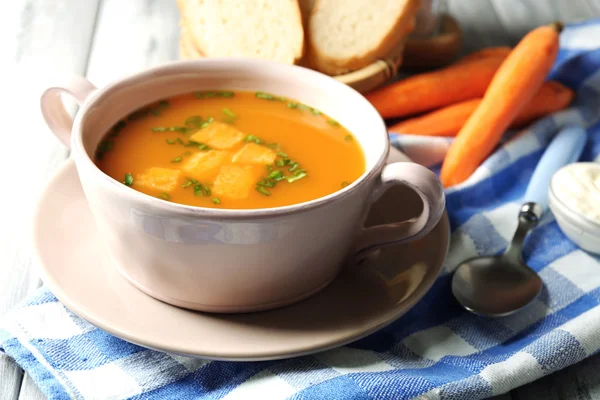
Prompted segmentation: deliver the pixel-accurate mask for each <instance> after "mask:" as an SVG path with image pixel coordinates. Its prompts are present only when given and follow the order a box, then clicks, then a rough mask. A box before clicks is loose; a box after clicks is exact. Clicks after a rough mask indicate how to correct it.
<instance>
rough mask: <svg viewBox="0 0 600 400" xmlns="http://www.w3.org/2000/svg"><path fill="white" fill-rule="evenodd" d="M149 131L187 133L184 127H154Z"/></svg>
mask: <svg viewBox="0 0 600 400" xmlns="http://www.w3.org/2000/svg"><path fill="white" fill-rule="evenodd" d="M150 130H151V131H152V132H179V133H186V132H187V128H186V127H185V126H155V127H154V128H150Z"/></svg>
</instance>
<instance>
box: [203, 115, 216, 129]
mask: <svg viewBox="0 0 600 400" xmlns="http://www.w3.org/2000/svg"><path fill="white" fill-rule="evenodd" d="M214 121H215V119H214V118H213V117H208V119H207V120H206V121H205V122H203V123H202V125H200V129H204V128H206V127H207V126H209V125H210V124H212V123H213V122H214Z"/></svg>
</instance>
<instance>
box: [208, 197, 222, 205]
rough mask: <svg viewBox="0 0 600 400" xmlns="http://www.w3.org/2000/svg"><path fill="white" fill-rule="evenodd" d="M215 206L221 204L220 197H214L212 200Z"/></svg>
mask: <svg viewBox="0 0 600 400" xmlns="http://www.w3.org/2000/svg"><path fill="white" fill-rule="evenodd" d="M210 200H211V201H212V202H213V203H214V204H221V200H219V198H218V197H213V198H212V199H210Z"/></svg>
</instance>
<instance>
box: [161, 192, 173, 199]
mask: <svg viewBox="0 0 600 400" xmlns="http://www.w3.org/2000/svg"><path fill="white" fill-rule="evenodd" d="M160 198H161V199H163V200H169V199H171V195H169V193H165V192H162V193H161V194H160Z"/></svg>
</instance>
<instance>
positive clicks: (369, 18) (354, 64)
mask: <svg viewBox="0 0 600 400" xmlns="http://www.w3.org/2000/svg"><path fill="white" fill-rule="evenodd" d="M419 4H420V3H419V0H393V1H390V0H368V1H364V0H317V1H316V4H315V6H314V8H313V11H312V13H311V15H310V18H309V23H308V25H309V26H308V31H309V35H308V36H309V57H310V61H309V63H310V65H311V66H313V67H314V68H316V69H318V70H320V71H321V72H324V73H326V74H329V75H339V74H343V73H346V72H350V71H355V70H357V69H360V68H363V67H365V66H367V65H369V64H371V63H373V62H375V61H376V60H377V59H379V58H381V57H384V56H386V55H387V54H389V53H390V52H391V51H392V50H393V49H394V48H395V47H397V45H398V43H399V42H401V41H402V40H403V39H404V38H405V37H406V36H407V35H408V34H409V33H410V32H411V31H412V30H413V29H414V25H415V18H416V13H417V10H418V8H419Z"/></svg>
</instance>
